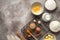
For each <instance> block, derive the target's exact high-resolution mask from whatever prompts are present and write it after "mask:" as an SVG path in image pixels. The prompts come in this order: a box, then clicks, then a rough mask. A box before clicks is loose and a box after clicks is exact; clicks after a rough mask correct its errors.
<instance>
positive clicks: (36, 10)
mask: <svg viewBox="0 0 60 40" xmlns="http://www.w3.org/2000/svg"><path fill="white" fill-rule="evenodd" d="M32 10H33V11H34V12H35V13H39V12H40V10H41V6H40V5H35V6H33V7H32Z"/></svg>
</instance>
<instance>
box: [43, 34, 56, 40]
mask: <svg viewBox="0 0 60 40" xmlns="http://www.w3.org/2000/svg"><path fill="white" fill-rule="evenodd" d="M48 34H50V35H53V36H54V40H56V36H55V35H54V34H52V33H47V34H45V35H44V37H45V36H46V35H48ZM44 37H43V39H42V40H44Z"/></svg>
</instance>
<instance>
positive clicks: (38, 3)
mask: <svg viewBox="0 0 60 40" xmlns="http://www.w3.org/2000/svg"><path fill="white" fill-rule="evenodd" d="M36 4H37V5H40V6H41V10H40V12H38V13H36V12H34V11H33V10H32V7H33V6H35V5H36ZM32 7H31V11H32V14H34V15H40V14H42V13H43V10H44V8H43V6H42V4H41V3H40V2H34V3H33V4H32Z"/></svg>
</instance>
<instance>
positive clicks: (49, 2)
mask: <svg viewBox="0 0 60 40" xmlns="http://www.w3.org/2000/svg"><path fill="white" fill-rule="evenodd" d="M45 8H46V9H48V10H54V9H55V8H56V2H55V1H54V0H47V1H46V2H45Z"/></svg>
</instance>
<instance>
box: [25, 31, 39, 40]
mask: <svg viewBox="0 0 60 40" xmlns="http://www.w3.org/2000/svg"><path fill="white" fill-rule="evenodd" d="M26 31H27V33H29V34H30V35H31V36H32V37H33V38H34V39H35V40H38V39H37V38H36V37H35V36H34V35H33V34H32V33H31V32H30V31H29V30H26Z"/></svg>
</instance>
